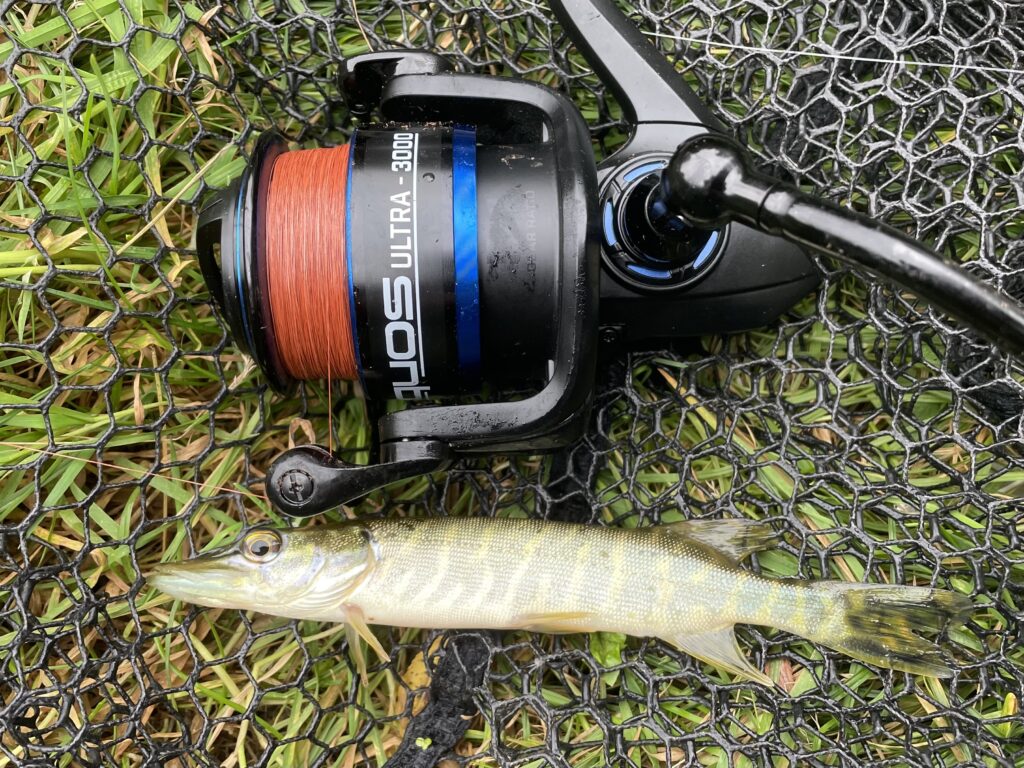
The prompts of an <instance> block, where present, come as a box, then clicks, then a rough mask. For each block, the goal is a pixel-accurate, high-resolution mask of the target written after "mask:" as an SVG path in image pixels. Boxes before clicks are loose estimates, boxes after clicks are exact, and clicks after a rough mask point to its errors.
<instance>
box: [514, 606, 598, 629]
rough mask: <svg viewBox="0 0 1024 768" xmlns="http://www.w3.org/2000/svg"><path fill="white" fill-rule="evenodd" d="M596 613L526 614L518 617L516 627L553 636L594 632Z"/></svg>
mask: <svg viewBox="0 0 1024 768" xmlns="http://www.w3.org/2000/svg"><path fill="white" fill-rule="evenodd" d="M596 619H597V614H596V613H588V612H585V611H580V612H572V611H565V612H563V613H524V614H522V615H521V616H517V617H516V620H515V626H517V627H519V628H521V629H525V630H528V631H530V632H547V633H549V634H553V635H559V634H568V633H570V632H591V631H593V630H594V621H595V620H596Z"/></svg>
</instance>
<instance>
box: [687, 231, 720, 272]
mask: <svg viewBox="0 0 1024 768" xmlns="http://www.w3.org/2000/svg"><path fill="white" fill-rule="evenodd" d="M716 245H718V230H717V229H716V230H714V231H713V232H712V233H711V236H710V237H708V241H707V242H706V243H704V248H702V249H701V252H700V254H698V256H697V258H696V259H695V260H694V262H693V267H692V268H693V269H700V267H701V265H702V264H703V263H704V262H705V261H707V260H708V258H710V256H711V254H712V253H714V252H715V246H716Z"/></svg>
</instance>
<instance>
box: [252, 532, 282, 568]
mask: <svg viewBox="0 0 1024 768" xmlns="http://www.w3.org/2000/svg"><path fill="white" fill-rule="evenodd" d="M280 551H281V534H279V533H278V532H277V531H270V530H262V531H253V532H252V533H250V534H249V535H248V536H246V537H245V538H244V539H243V540H242V554H243V555H245V558H246V559H247V560H251V561H253V562H254V563H266V562H269V561H271V560H273V559H274V558H275V557H277V553H278V552H280Z"/></svg>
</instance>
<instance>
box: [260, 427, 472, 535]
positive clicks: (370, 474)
mask: <svg viewBox="0 0 1024 768" xmlns="http://www.w3.org/2000/svg"><path fill="white" fill-rule="evenodd" d="M382 448H383V453H384V457H385V460H384V461H382V462H381V463H379V464H352V463H350V462H347V461H345V460H344V459H339V458H338V457H337V456H335V455H334V454H333V453H331V452H330V451H329V450H327V449H326V448H324V447H323V446H320V445H302V446H299V447H298V448H292V449H291V450H289V451H285V452H284V453H283V454H281V456H280V457H279V458H278V459H277V460H276V461H275V462H274V463H273V464H272V465H271V467H270V472H269V473H268V474H267V480H266V490H267V496H268V497H269V499H270V502H271V503H272V504H273V505H274V506H275V507H276V508H277V509H279V510H280V511H281V512H283V513H284V514H286V515H289V516H290V517H312V516H313V515H318V514H320V513H322V512H326V511H327V510H328V509H331V508H332V507H336V506H338V505H340V504H346V503H349V502H352V501H355V500H356V499H359V498H361V497H363V496H365V495H366V494H368V493H370V492H371V491H374V490H376V489H377V488H381V487H383V486H385V485H388V484H389V483H394V482H396V481H398V480H406V479H408V478H410V477H416V476H417V475H423V474H427V473H429V472H437V471H439V470H443V469H447V468H448V467H449V466H450V465H451V463H452V453H451V450H450V449H449V448H448V446H447V445H445V444H444V443H442V442H439V441H436V440H418V441H405V442H398V443H386V444H385V445H384V446H383V447H382Z"/></svg>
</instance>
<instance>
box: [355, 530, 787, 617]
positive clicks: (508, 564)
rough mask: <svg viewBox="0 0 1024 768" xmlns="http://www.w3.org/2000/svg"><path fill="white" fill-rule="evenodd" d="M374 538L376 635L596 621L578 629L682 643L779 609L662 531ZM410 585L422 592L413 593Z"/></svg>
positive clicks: (358, 598) (764, 593) (364, 601)
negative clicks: (395, 629) (389, 630)
mask: <svg viewBox="0 0 1024 768" xmlns="http://www.w3.org/2000/svg"><path fill="white" fill-rule="evenodd" d="M367 528H368V529H369V530H371V531H372V532H373V535H374V537H375V539H376V541H377V542H378V544H379V546H380V553H381V556H380V559H379V563H378V565H377V566H376V568H375V569H374V572H373V573H372V574H371V575H370V576H369V577H368V578H367V579H366V581H364V582H363V584H361V585H360V587H359V588H358V590H357V591H356V592H355V593H354V594H353V595H352V596H351V598H350V599H351V601H352V602H354V603H356V604H358V605H359V607H360V608H361V609H362V611H363V614H364V616H365V617H366V620H367V621H368V622H369V623H371V624H372V623H380V624H392V625H397V626H408V627H434V628H439V629H445V628H479V629H502V628H512V627H524V628H525V627H530V626H539V625H542V624H543V621H542V620H541V619H540V617H542V616H544V615H555V616H564V615H566V614H587V615H588V618H585V619H584V618H579V619H574V620H571V621H569V622H568V623H569V624H570V625H571V626H572V627H575V628H578V629H580V630H586V631H599V630H604V631H615V632H629V633H633V634H644V635H652V636H659V637H673V636H676V635H678V634H688V633H690V632H693V631H703V630H705V629H710V628H712V627H718V626H726V625H731V624H733V623H735V622H736V621H747V620H749V619H750V614H751V612H752V611H756V610H757V609H760V608H761V607H762V606H763V604H764V603H765V601H766V600H772V601H778V599H779V598H778V597H776V596H773V595H772V594H771V592H772V589H771V584H770V582H766V581H765V580H762V579H758V578H756V577H754V576H752V575H751V574H749V573H747V572H744V571H742V570H740V569H738V568H736V567H735V566H732V565H730V564H728V563H725V562H722V561H721V559H720V558H715V557H713V556H712V554H711V553H708V552H706V551H702V550H700V549H698V548H696V547H693V546H690V545H688V544H687V543H686V542H685V541H684V540H682V539H680V538H679V537H672V536H667V535H665V534H664V532H662V531H660V530H659V529H652V528H641V529H632V530H628V529H619V528H606V527H592V526H577V525H571V524H552V523H543V522H541V521H536V520H525V519H498V520H493V521H492V520H486V519H482V520H481V519H475V518H471V519H460V518H438V519H436V520H432V521H431V524H430V525H424V526H419V527H415V528H413V527H409V526H405V525H403V524H402V522H401V521H391V520H380V521H373V522H370V523H367ZM616 562H618V564H619V567H618V568H616V567H615V563H616ZM627 562H628V567H626V563H627ZM409 574H417V575H418V577H417V578H416V583H417V586H416V587H414V588H413V589H411V590H408V591H407V589H408V584H409V577H408V575H409ZM654 584H656V585H658V586H657V589H654V590H652V585H654ZM787 591H791V590H787Z"/></svg>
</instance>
